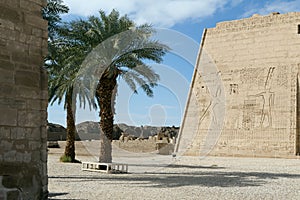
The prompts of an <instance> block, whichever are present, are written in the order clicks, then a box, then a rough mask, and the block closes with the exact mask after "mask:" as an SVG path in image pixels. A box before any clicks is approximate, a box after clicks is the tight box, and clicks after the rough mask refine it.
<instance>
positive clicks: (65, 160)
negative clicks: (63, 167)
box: [59, 155, 72, 162]
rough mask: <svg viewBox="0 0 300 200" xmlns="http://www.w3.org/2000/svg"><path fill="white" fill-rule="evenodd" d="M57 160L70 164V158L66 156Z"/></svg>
mask: <svg viewBox="0 0 300 200" xmlns="http://www.w3.org/2000/svg"><path fill="white" fill-rule="evenodd" d="M59 160H60V162H72V158H71V157H70V156H66V155H62V156H61V157H60V159H59Z"/></svg>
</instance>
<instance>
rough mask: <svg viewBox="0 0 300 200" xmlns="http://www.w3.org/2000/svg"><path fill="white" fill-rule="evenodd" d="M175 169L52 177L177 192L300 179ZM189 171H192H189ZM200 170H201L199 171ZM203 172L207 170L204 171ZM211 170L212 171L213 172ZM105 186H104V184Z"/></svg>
mask: <svg viewBox="0 0 300 200" xmlns="http://www.w3.org/2000/svg"><path fill="white" fill-rule="evenodd" d="M170 167H173V168H175V170H172V172H163V171H161V172H155V171H154V172H150V173H149V172H148V173H135V174H125V175H124V174H122V175H121V174H96V173H93V172H90V173H89V174H91V173H93V174H92V175H89V174H87V175H86V176H50V177H49V178H50V179H60V181H63V182H68V181H73V182H87V181H106V180H107V181H109V182H112V183H105V184H112V185H114V184H118V183H120V182H121V183H124V182H125V183H126V184H128V185H135V186H137V187H154V188H176V187H183V186H200V187H201V186H202V187H249V186H253V187H256V186H261V185H264V184H266V183H267V182H269V181H270V180H275V179H280V178H287V179H300V174H288V173H267V172H232V171H231V172H224V171H220V170H219V169H218V168H216V169H213V170H209V171H206V169H205V168H207V167H201V166H194V167H192V166H185V165H182V166H180V165H179V166H170ZM181 167H183V168H187V170H186V171H185V172H182V170H181V171H178V172H176V168H181ZM189 168H192V170H191V169H189ZM197 169H200V170H201V171H200V170H197ZM203 169H204V170H203ZM210 169H212V168H210ZM102 184H103V183H102Z"/></svg>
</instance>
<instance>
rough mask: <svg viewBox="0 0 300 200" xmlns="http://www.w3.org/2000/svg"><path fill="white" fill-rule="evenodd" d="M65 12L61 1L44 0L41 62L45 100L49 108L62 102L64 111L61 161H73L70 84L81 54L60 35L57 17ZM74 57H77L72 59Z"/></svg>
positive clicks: (73, 114)
mask: <svg viewBox="0 0 300 200" xmlns="http://www.w3.org/2000/svg"><path fill="white" fill-rule="evenodd" d="M68 10H69V8H68V7H67V6H66V5H63V2H62V1H61V0H48V1H47V6H46V7H45V8H43V9H42V15H43V18H44V19H46V20H48V35H49V39H48V55H47V57H46V59H45V67H46V69H47V71H48V93H49V99H48V101H49V103H50V104H51V105H52V104H53V103H54V102H56V101H58V104H61V103H62V101H63V102H64V108H65V109H66V110H67V119H66V121H67V139H66V148H65V152H64V155H63V156H62V158H66V159H64V160H66V161H70V162H75V161H76V159H75V134H76V127H75V108H76V100H75V99H76V98H74V96H76V92H75V93H74V90H73V88H74V86H73V85H74V83H75V80H76V73H77V72H78V69H79V66H80V63H81V62H82V60H83V58H82V57H80V55H83V54H82V47H81V46H80V45H78V43H75V42H74V41H69V40H67V38H64V37H62V35H61V34H60V31H61V26H62V24H61V18H60V14H63V13H67V12H68ZM76 44H77V45H76ZM76 54H78V55H79V56H74V55H76ZM83 96H84V95H81V96H80V97H83ZM81 100H82V98H81Z"/></svg>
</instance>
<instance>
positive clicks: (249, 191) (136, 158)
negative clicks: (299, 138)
mask: <svg viewBox="0 0 300 200" xmlns="http://www.w3.org/2000/svg"><path fill="white" fill-rule="evenodd" d="M60 145H61V148H59V149H50V151H49V156H48V176H49V199H89V200H90V199H97V200H98V199H120V200H123V199H149V200H150V199H170V200H173V199H187V200H188V199H205V200H206V199H228V200H231V199H284V200H285V199H300V159H270V158H234V157H206V158H204V159H200V158H198V157H177V158H172V156H162V155H157V154H156V153H155V152H152V153H147V154H145V153H144V154H143V153H140V154H139V153H131V152H126V151H123V150H121V149H118V148H116V147H114V148H113V158H114V162H121V163H126V164H129V173H128V174H104V173H98V172H87V171H82V170H81V164H70V163H60V162H59V161H58V160H59V157H60V155H61V154H62V153H63V150H64V142H61V143H60ZM76 153H77V159H79V160H81V161H96V160H97V154H98V141H90V142H76Z"/></svg>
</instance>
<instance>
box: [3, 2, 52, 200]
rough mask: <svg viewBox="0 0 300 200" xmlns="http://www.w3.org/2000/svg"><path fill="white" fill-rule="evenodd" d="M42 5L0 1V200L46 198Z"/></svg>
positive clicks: (45, 106)
mask: <svg viewBox="0 0 300 200" xmlns="http://www.w3.org/2000/svg"><path fill="white" fill-rule="evenodd" d="M45 5H46V1H44V0H2V1H1V2H0V199H18V197H19V198H22V199H31V200H32V199H46V198H47V148H46V142H47V141H46V140H47V133H46V125H47V124H46V123H47V111H46V110H47V98H48V97H47V74H46V73H45V71H44V70H43V68H42V66H43V58H44V56H45V55H46V53H47V37H48V35H47V22H46V21H44V20H43V19H42V16H41V9H42V6H45Z"/></svg>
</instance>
